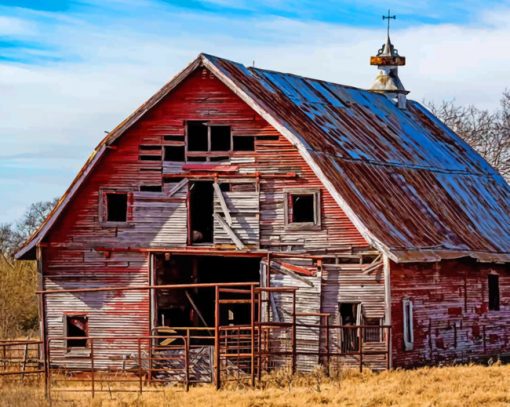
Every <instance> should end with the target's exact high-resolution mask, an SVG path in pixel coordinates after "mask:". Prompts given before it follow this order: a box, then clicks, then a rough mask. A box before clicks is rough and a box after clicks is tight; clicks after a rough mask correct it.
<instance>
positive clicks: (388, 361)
mask: <svg viewBox="0 0 510 407" xmlns="http://www.w3.org/2000/svg"><path fill="white" fill-rule="evenodd" d="M386 331H387V333H386V340H387V342H388V343H387V345H386V346H387V349H386V370H390V367H391V326H388V327H386Z"/></svg>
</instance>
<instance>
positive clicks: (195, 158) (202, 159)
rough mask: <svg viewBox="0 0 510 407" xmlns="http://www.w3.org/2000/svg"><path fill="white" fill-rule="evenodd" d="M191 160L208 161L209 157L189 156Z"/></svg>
mask: <svg viewBox="0 0 510 407" xmlns="http://www.w3.org/2000/svg"><path fill="white" fill-rule="evenodd" d="M188 161H190V162H204V161H207V157H188Z"/></svg>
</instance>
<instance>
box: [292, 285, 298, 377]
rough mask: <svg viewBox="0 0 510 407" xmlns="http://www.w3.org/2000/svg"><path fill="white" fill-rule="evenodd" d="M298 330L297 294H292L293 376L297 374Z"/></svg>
mask: <svg viewBox="0 0 510 407" xmlns="http://www.w3.org/2000/svg"><path fill="white" fill-rule="evenodd" d="M296 364H297V330H296V292H295V291H293V292H292V374H295V373H296Z"/></svg>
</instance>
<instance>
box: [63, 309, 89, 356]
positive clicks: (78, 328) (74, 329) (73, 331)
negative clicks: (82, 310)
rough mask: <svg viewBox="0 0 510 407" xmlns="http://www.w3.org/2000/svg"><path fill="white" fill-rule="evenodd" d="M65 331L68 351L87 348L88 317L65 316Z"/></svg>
mask: <svg viewBox="0 0 510 407" xmlns="http://www.w3.org/2000/svg"><path fill="white" fill-rule="evenodd" d="M64 329H65V336H66V337H67V340H66V342H67V343H66V347H67V349H71V348H85V347H87V345H88V340H87V338H86V337H87V336H88V332H89V320H88V317H87V316H86V315H70V314H69V315H65V321H64Z"/></svg>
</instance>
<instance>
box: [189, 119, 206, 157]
mask: <svg viewBox="0 0 510 407" xmlns="http://www.w3.org/2000/svg"><path fill="white" fill-rule="evenodd" d="M207 132H208V130H207V123H205V122H193V121H190V122H187V135H188V151H208V147H209V146H208V144H209V143H208V137H207Z"/></svg>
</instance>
